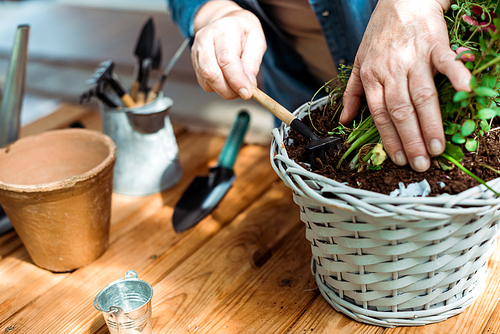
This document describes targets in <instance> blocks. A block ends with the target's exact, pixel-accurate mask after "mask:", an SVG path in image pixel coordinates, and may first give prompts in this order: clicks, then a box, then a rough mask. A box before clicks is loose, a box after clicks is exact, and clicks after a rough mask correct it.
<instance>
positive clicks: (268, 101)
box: [252, 86, 297, 126]
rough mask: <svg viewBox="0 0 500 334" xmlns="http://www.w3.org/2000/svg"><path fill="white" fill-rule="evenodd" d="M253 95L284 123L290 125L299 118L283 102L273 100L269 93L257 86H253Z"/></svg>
mask: <svg viewBox="0 0 500 334" xmlns="http://www.w3.org/2000/svg"><path fill="white" fill-rule="evenodd" d="M252 97H253V98H254V100H255V101H257V102H259V103H260V104H261V105H262V106H263V107H264V108H266V109H267V110H269V111H270V112H271V114H273V115H274V116H276V117H278V118H279V119H280V120H281V121H282V122H283V123H285V124H286V125H288V126H290V124H291V123H292V121H293V120H294V119H297V117H295V116H294V115H293V114H292V113H291V112H289V111H288V110H287V109H286V108H285V107H283V106H282V105H281V104H279V103H278V102H276V101H275V100H273V99H272V98H271V97H270V96H269V95H267V94H266V93H264V92H263V91H261V90H260V89H259V88H257V87H255V86H254V87H253V94H252Z"/></svg>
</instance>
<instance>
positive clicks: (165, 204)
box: [0, 105, 500, 334]
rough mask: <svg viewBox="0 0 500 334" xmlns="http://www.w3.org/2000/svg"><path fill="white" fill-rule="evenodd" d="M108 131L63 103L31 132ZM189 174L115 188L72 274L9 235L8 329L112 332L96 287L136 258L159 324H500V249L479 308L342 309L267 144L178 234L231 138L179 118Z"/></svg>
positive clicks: (474, 327) (387, 333) (347, 327)
mask: <svg viewBox="0 0 500 334" xmlns="http://www.w3.org/2000/svg"><path fill="white" fill-rule="evenodd" d="M76 120H78V121H80V122H81V123H83V124H84V125H85V126H86V127H87V128H90V129H98V130H100V126H101V121H100V115H99V113H97V112H96V111H95V110H93V109H91V108H88V107H82V106H74V105H62V106H61V108H60V109H59V110H58V111H56V113H54V114H52V115H50V116H48V117H45V118H43V119H40V120H38V121H36V122H35V123H32V124H30V125H28V126H26V127H24V128H23V129H22V133H21V135H22V136H26V135H29V134H34V133H37V132H41V131H44V130H49V129H55V128H64V127H67V126H68V125H69V124H71V123H72V122H73V121H76ZM174 128H175V132H176V137H177V141H178V145H179V151H180V161H181V165H182V168H183V170H184V177H183V178H182V180H181V182H180V183H179V184H177V185H176V186H175V187H173V188H171V189H169V190H166V191H164V192H162V193H161V194H154V195H150V196H145V197H126V196H120V195H117V194H113V202H112V217H111V236H110V247H109V249H108V250H107V251H106V253H104V255H102V256H101V257H100V258H99V259H97V260H96V261H94V262H93V263H91V264H89V265H87V266H85V267H82V268H80V269H78V270H75V271H74V272H71V273H62V274H61V273H59V274H56V273H52V272H49V271H47V270H44V269H41V268H39V267H37V266H35V265H34V264H33V263H32V261H31V259H30V256H29V254H28V253H27V251H26V249H25V248H24V246H23V244H22V242H21V240H20V239H19V238H18V237H17V235H16V233H15V232H11V233H9V234H7V235H4V236H2V237H0V333H10V334H12V333H24V334H40V333H108V330H107V327H106V325H105V322H104V319H103V317H102V315H101V314H100V313H99V312H98V311H97V310H95V309H94V306H93V300H94V297H95V296H96V294H97V293H98V292H99V291H100V290H101V289H102V288H103V287H104V286H106V285H107V284H108V283H110V282H112V281H114V280H115V279H118V278H121V277H123V276H124V274H125V272H126V271H127V270H129V269H133V270H135V271H137V273H138V274H139V277H140V278H141V279H143V280H145V281H147V282H148V283H150V284H151V285H152V286H153V288H154V296H153V302H152V305H153V331H154V333H155V334H160V333H197V334H199V333H231V334H233V333H264V334H268V333H335V334H351V333H373V334H375V333H377V334H381V333H384V334H395V333H468V334H470V333H484V334H492V333H500V309H499V306H500V305H499V304H498V297H499V296H500V291H499V286H500V284H499V283H500V275H499V270H500V269H499V267H498V266H499V251H498V249H497V251H496V252H495V253H494V254H493V256H492V257H491V259H490V262H489V269H490V271H489V275H488V285H487V290H486V291H485V292H484V293H483V294H482V295H481V297H480V298H479V299H478V300H477V301H476V302H475V303H474V304H473V305H472V306H471V307H469V309H468V310H467V311H466V312H464V313H462V314H461V315H459V316H455V317H453V318H451V319H449V320H447V321H444V322H441V323H438V324H434V325H427V326H424V327H399V328H391V329H386V328H381V327H375V326H368V325H364V324H361V323H358V322H355V321H353V320H351V319H350V318H348V317H346V316H344V315H342V314H340V313H337V312H336V311H334V309H333V308H332V307H331V306H330V305H329V304H328V303H327V302H326V301H325V300H324V299H323V297H322V296H321V295H320V293H319V291H318V289H317V287H316V283H315V280H314V278H313V276H312V275H311V271H310V259H311V250H310V246H309V242H308V241H307V240H306V239H305V227H304V224H303V223H302V222H301V221H300V219H299V208H298V206H297V205H296V204H295V203H294V202H293V200H292V194H291V190H290V189H288V188H287V187H285V186H284V185H283V183H282V182H281V181H280V180H279V179H278V177H277V175H276V174H275V173H274V171H273V170H272V168H271V165H270V163H269V147H267V146H257V145H246V146H244V147H242V149H241V151H240V153H239V155H238V158H237V160H236V164H235V167H234V169H235V173H236V176H237V178H236V181H235V183H234V185H233V187H232V188H231V190H230V191H229V192H228V194H227V195H226V197H225V198H224V199H223V200H222V202H221V203H220V204H219V206H218V207H217V208H216V209H215V210H214V211H213V213H212V214H211V215H209V216H208V217H206V218H205V219H204V220H203V221H201V222H200V223H199V224H198V225H197V226H196V227H194V228H192V229H190V230H188V231H186V232H183V233H180V234H176V233H175V232H174V230H173V228H172V222H171V217H172V213H173V207H174V205H175V203H176V202H177V200H178V199H179V198H180V196H181V195H182V193H183V191H184V190H185V189H186V187H187V186H188V185H189V183H190V181H191V180H192V179H193V178H194V177H195V176H196V175H203V174H206V173H207V172H208V167H207V166H208V165H210V164H212V163H214V161H215V159H216V158H217V155H218V154H219V152H220V150H221V148H222V146H223V144H224V140H225V138H223V137H220V136H215V135H209V134H200V133H197V134H193V133H190V132H187V131H185V130H183V129H182V128H179V127H176V126H175V124H174Z"/></svg>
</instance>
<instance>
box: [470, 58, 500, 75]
mask: <svg viewBox="0 0 500 334" xmlns="http://www.w3.org/2000/svg"><path fill="white" fill-rule="evenodd" d="M498 61H500V56H496V57H495V58H493V59H492V60H490V61H489V62H487V63H486V64H484V65H483V66H481V67H479V68H477V69H475V70H474V71H473V72H472V75H476V74H478V73H479V72H482V71H484V70H485V69H487V68H488V67H490V66H491V65H493V64H495V63H497V62H498Z"/></svg>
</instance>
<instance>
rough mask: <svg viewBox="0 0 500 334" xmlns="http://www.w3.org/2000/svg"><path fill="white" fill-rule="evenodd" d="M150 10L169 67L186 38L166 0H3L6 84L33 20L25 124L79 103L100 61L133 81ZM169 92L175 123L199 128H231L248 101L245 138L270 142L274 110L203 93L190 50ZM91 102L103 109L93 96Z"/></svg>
mask: <svg viewBox="0 0 500 334" xmlns="http://www.w3.org/2000/svg"><path fill="white" fill-rule="evenodd" d="M150 17H153V19H154V23H155V26H156V36H157V37H158V38H161V43H162V48H163V52H162V54H163V62H162V69H163V68H164V67H165V66H166V64H167V63H168V61H169V60H170V58H171V57H172V56H173V54H174V53H175V51H176V50H177V48H178V47H179V46H180V45H181V43H182V41H183V37H182V36H181V34H180V32H179V30H178V29H177V27H176V26H175V25H174V24H173V23H172V21H171V19H170V17H169V15H168V12H167V6H166V1H165V0H27V1H22V0H18V1H14V0H10V1H7V0H0V87H1V88H3V87H4V82H5V76H6V72H7V68H8V64H9V59H10V54H11V50H12V44H13V41H14V35H15V31H16V27H17V26H18V25H19V24H29V25H30V27H31V30H30V38H29V46H28V50H29V62H28V72H27V78H26V94H25V99H24V103H23V109H22V112H21V122H22V124H23V125H26V124H28V123H30V122H32V121H34V120H36V119H38V118H41V117H43V116H45V115H47V114H50V113H52V112H54V111H55V110H57V108H58V106H60V105H61V103H64V102H70V103H78V100H79V97H80V95H81V94H82V93H83V92H84V91H86V90H87V89H88V88H89V86H88V85H87V84H86V80H87V79H89V78H91V77H92V74H93V72H94V70H95V68H96V67H97V66H98V64H99V62H101V61H105V60H109V59H111V60H113V61H114V62H115V63H116V66H115V73H116V74H118V75H119V77H120V80H121V82H122V83H123V84H124V86H126V87H129V86H130V84H131V82H132V78H133V77H134V75H135V71H136V63H137V60H136V58H135V56H134V48H135V44H136V40H137V38H138V35H139V33H140V30H141V29H142V26H143V25H144V23H145V22H146V21H147V20H148V19H149V18H150ZM159 74H161V71H160V73H159ZM151 79H152V80H154V79H155V77H152V78H151ZM152 82H154V81H152ZM163 92H164V94H165V95H166V96H169V97H171V98H172V99H173V100H174V106H173V107H172V110H171V118H172V122H173V123H174V124H178V125H183V126H186V127H188V128H190V129H191V130H193V131H204V132H217V133H221V134H226V133H227V132H228V130H229V128H230V126H231V123H232V121H233V119H234V116H235V115H236V113H237V112H238V111H239V110H241V109H243V108H244V109H247V110H248V111H249V112H250V113H251V116H252V121H251V126H250V131H249V133H248V135H247V138H246V139H247V141H249V142H253V143H261V144H266V145H267V144H268V143H269V142H270V138H271V130H272V127H273V117H272V116H271V115H270V114H269V112H268V111H266V110H265V109H263V108H262V107H261V106H260V105H258V104H257V103H256V102H255V101H253V100H250V101H243V100H241V99H238V100H232V101H226V100H224V99H222V98H221V97H220V96H219V95H217V94H216V93H206V92H204V91H203V90H202V89H201V88H200V87H199V85H198V83H197V81H196V76H195V74H194V71H193V68H192V65H191V59H190V55H189V50H187V49H186V50H185V51H184V53H183V54H182V56H181V58H180V59H179V61H178V63H177V64H176V66H175V67H174V68H173V70H172V72H171V74H170V75H169V77H168V79H167V82H166V84H165V87H164V89H163ZM90 105H91V106H94V107H95V108H97V104H96V103H95V102H92V103H91V104H90Z"/></svg>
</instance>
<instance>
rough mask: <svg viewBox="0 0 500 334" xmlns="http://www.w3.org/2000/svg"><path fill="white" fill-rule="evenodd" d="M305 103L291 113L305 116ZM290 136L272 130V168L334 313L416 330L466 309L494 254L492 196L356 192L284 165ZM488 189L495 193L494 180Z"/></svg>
mask: <svg viewBox="0 0 500 334" xmlns="http://www.w3.org/2000/svg"><path fill="white" fill-rule="evenodd" d="M326 99H327V97H325V98H322V99H320V100H318V101H316V102H313V104H312V105H311V108H316V107H318V106H321V105H324V104H325V102H326ZM308 105H309V103H307V104H304V105H303V106H301V107H300V108H299V109H297V110H296V111H295V115H296V116H297V117H299V118H301V117H302V116H304V115H305V113H307V111H308V108H309V106H308ZM289 130H290V129H289V127H288V126H286V125H284V124H283V125H282V126H281V127H280V128H278V129H274V130H273V141H272V144H271V152H270V153H271V164H272V166H273V168H274V170H275V171H276V173H277V174H278V175H279V176H280V178H281V179H282V180H283V181H284V182H285V184H286V185H287V186H288V187H290V188H291V189H292V190H293V198H294V201H295V202H296V203H297V204H298V205H299V207H300V216H301V220H302V221H303V222H304V223H305V225H306V238H307V240H309V241H310V243H311V249H312V266H311V267H312V271H313V274H314V275H315V277H316V282H317V285H318V287H319V290H320V291H321V294H322V295H323V296H324V298H325V299H326V300H327V301H328V302H329V303H330V304H331V305H332V306H333V307H334V308H335V309H336V310H337V311H338V312H342V313H344V314H346V315H347V316H349V317H351V318H353V319H355V320H357V321H360V322H364V323H367V324H371V325H378V326H384V327H394V326H418V325H425V324H430V323H435V322H439V321H442V320H445V319H447V318H449V317H451V316H454V315H456V314H458V313H460V312H462V311H464V310H465V308H467V306H469V305H470V304H471V303H472V302H474V300H475V299H476V298H477V297H478V296H479V295H480V294H481V292H482V291H483V290H484V288H485V281H486V273H487V271H486V269H487V262H488V258H489V256H490V255H491V254H492V252H493V251H494V249H495V245H496V237H497V235H498V228H497V222H498V220H499V219H500V199H498V198H497V197H496V196H495V195H494V194H493V193H492V192H491V191H489V190H487V188H486V187H484V186H482V185H481V186H477V187H474V188H471V189H468V190H467V191H464V192H463V193H461V194H458V195H441V196H438V197H390V196H387V195H383V194H379V193H376V192H372V191H366V190H361V189H355V188H352V187H349V186H348V185H346V184H342V183H339V182H336V181H334V180H332V179H329V178H326V177H323V176H321V175H318V174H315V173H312V172H310V171H308V170H306V169H305V168H304V167H302V166H301V165H299V164H297V163H296V162H295V161H292V160H291V159H289V158H288V154H287V152H286V149H285V144H284V138H285V140H286V134H287V133H288V131H289ZM488 185H489V186H490V187H492V188H493V189H495V190H500V179H495V180H492V181H490V182H489V183H488Z"/></svg>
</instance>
